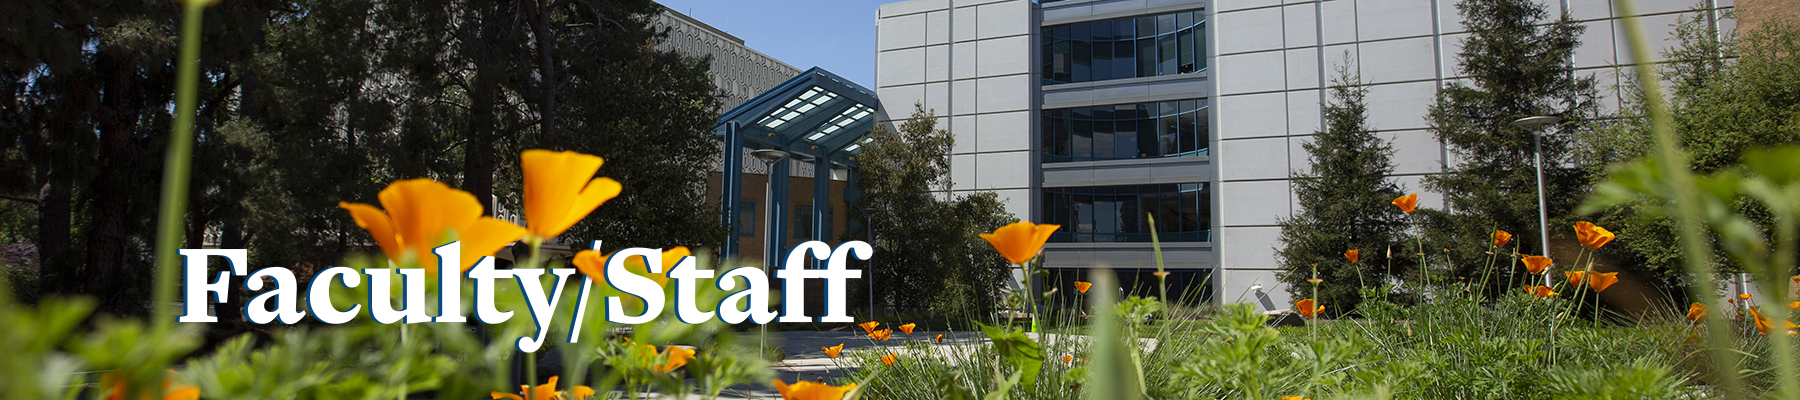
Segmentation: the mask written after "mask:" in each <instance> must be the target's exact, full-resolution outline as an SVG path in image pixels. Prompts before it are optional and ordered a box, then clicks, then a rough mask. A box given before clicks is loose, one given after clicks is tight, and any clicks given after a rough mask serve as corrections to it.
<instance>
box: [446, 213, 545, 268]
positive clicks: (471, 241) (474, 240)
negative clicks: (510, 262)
mask: <svg viewBox="0 0 1800 400" xmlns="http://www.w3.org/2000/svg"><path fill="white" fill-rule="evenodd" d="M457 234H458V235H460V236H461V237H460V238H458V239H459V240H461V241H462V269H463V270H464V271H467V270H469V267H472V266H475V261H477V260H479V259H481V258H482V257H487V256H491V255H494V252H497V251H500V249H503V248H506V246H507V245H510V244H512V243H513V242H516V241H518V240H519V238H521V237H525V228H520V227H519V226H518V225H513V223H511V222H506V221H501V220H497V219H493V218H489V217H481V219H478V220H475V223H472V224H469V225H468V227H467V228H462V229H461V231H460V232H457ZM431 270H433V271H435V270H436V269H435V268H434V269H431Z"/></svg>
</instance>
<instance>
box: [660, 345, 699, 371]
mask: <svg viewBox="0 0 1800 400" xmlns="http://www.w3.org/2000/svg"><path fill="white" fill-rule="evenodd" d="M663 354H664V355H666V356H668V357H669V362H668V363H667V364H663V366H662V368H661V369H662V371H663V372H669V371H674V370H675V369H676V368H681V367H682V366H685V365H687V363H688V360H692V359H694V351H693V350H689V349H687V348H683V347H677V346H669V348H667V349H664V350H663Z"/></svg>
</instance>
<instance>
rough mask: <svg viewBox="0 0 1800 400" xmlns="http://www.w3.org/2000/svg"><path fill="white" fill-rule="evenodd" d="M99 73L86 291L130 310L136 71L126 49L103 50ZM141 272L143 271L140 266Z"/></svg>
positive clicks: (110, 306) (104, 304) (108, 305)
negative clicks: (129, 234) (129, 229)
mask: <svg viewBox="0 0 1800 400" xmlns="http://www.w3.org/2000/svg"><path fill="white" fill-rule="evenodd" d="M96 57H97V59H96V60H95V66H96V67H97V68H96V70H97V72H99V73H101V74H104V75H103V79H104V81H103V83H102V91H101V97H100V108H99V112H98V113H96V115H95V116H94V117H95V118H97V119H98V121H96V122H98V123H99V128H100V132H99V133H100V142H99V148H98V150H99V152H98V154H97V156H98V158H97V159H96V160H95V163H94V165H95V166H96V167H97V168H98V174H97V175H96V176H95V177H94V181H93V186H92V187H91V189H90V190H89V192H90V193H91V196H92V199H93V202H94V203H93V204H94V214H93V215H94V219H93V222H92V223H91V224H90V225H89V226H88V229H87V270H88V272H89V273H88V274H87V275H88V279H86V281H85V282H84V283H85V285H84V286H83V287H82V291H83V292H86V293H90V294H94V295H96V296H100V308H101V309H103V310H113V311H126V310H128V309H130V308H129V307H128V304H127V303H128V302H129V301H128V300H129V299H127V298H125V297H123V294H124V293H127V292H129V291H127V290H124V289H127V288H125V287H123V286H124V284H125V282H132V281H134V280H133V279H131V278H133V275H134V274H133V272H134V271H131V269H130V268H129V267H128V266H126V265H125V241H126V230H125V218H126V215H125V214H126V212H128V211H129V210H130V207H131V195H130V190H129V189H130V188H131V187H133V186H134V185H132V183H131V182H130V181H131V178H130V177H131V176H132V175H133V174H132V171H131V170H130V169H131V161H130V158H131V151H130V150H131V139H132V135H133V134H134V133H135V132H136V131H137V122H138V111H139V110H138V109H139V107H138V105H139V104H141V102H140V101H139V99H138V93H137V82H136V81H137V70H136V68H135V66H133V65H132V64H133V60H132V59H131V58H129V57H128V56H125V55H123V54H118V53H115V52H112V51H104V50H103V51H101V52H100V54H99V55H97V56H96ZM135 272H141V271H135Z"/></svg>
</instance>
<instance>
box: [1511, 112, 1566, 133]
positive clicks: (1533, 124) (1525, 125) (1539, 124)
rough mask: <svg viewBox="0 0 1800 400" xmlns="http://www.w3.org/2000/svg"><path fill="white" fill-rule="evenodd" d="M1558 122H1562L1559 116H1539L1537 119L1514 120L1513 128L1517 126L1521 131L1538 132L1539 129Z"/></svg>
mask: <svg viewBox="0 0 1800 400" xmlns="http://www.w3.org/2000/svg"><path fill="white" fill-rule="evenodd" d="M1558 122H1562V117H1557V116H1553V115H1539V116H1535V117H1525V118H1519V119H1516V120H1513V122H1512V126H1516V127H1519V129H1524V130H1527V131H1533V132H1536V131H1537V130H1538V129H1542V128H1543V127H1546V126H1550V125H1555V124H1556V123H1558Z"/></svg>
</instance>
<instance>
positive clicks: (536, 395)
mask: <svg viewBox="0 0 1800 400" xmlns="http://www.w3.org/2000/svg"><path fill="white" fill-rule="evenodd" d="M556 378H557V377H554V376H552V377H550V382H549V383H545V384H542V385H537V386H535V387H525V385H519V394H512V393H501V392H492V393H489V394H488V395H489V396H491V397H493V398H494V399H495V400H498V399H512V400H552V399H565V398H572V399H575V400H580V399H585V398H587V397H588V396H593V395H594V389H593V388H589V387H587V386H576V387H574V388H571V389H569V392H568V394H567V395H566V396H565V395H564V393H563V392H561V391H557V390H556ZM520 395H524V396H520Z"/></svg>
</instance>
